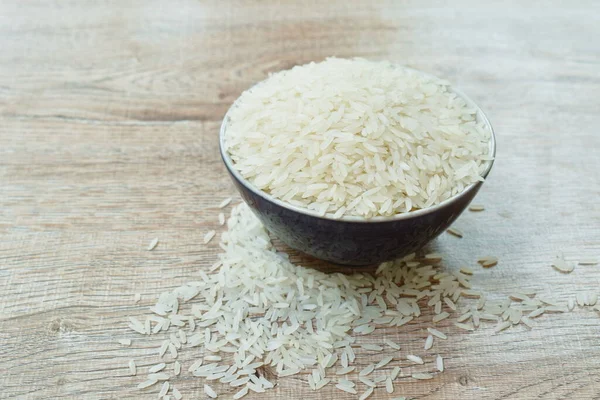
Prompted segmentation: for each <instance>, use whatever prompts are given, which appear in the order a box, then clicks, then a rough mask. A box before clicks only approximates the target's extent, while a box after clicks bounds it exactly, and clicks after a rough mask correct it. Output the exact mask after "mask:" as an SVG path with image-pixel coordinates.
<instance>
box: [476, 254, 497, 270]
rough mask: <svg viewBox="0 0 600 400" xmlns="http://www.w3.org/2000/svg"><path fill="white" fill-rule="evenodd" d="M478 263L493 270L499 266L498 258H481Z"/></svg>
mask: <svg viewBox="0 0 600 400" xmlns="http://www.w3.org/2000/svg"><path fill="white" fill-rule="evenodd" d="M477 262H478V263H479V264H481V266H482V267H484V268H491V267H493V266H495V265H496V264H498V259H497V258H496V257H490V256H487V257H482V258H480V259H479V260H477Z"/></svg>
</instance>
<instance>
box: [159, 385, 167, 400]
mask: <svg viewBox="0 0 600 400" xmlns="http://www.w3.org/2000/svg"><path fill="white" fill-rule="evenodd" d="M168 391H169V382H164V383H163V384H162V386H161V388H160V392H158V398H159V399H160V398H161V397H163V396H165V395H166V394H167V392H168Z"/></svg>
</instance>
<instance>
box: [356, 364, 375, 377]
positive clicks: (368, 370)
mask: <svg viewBox="0 0 600 400" xmlns="http://www.w3.org/2000/svg"><path fill="white" fill-rule="evenodd" d="M374 369H375V364H369V365H367V366H366V367H365V368H363V369H362V370H361V371H360V372H359V373H358V375H359V376H367V375H369V374H370V373H371V372H373V370H374Z"/></svg>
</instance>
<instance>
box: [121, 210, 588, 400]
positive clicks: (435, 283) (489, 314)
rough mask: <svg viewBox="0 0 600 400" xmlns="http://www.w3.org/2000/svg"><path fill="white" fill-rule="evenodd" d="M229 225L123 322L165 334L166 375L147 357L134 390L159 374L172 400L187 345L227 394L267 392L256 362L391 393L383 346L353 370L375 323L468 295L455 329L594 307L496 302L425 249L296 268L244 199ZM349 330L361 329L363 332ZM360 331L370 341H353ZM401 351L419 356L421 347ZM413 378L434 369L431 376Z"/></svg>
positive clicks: (584, 301)
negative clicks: (211, 247)
mask: <svg viewBox="0 0 600 400" xmlns="http://www.w3.org/2000/svg"><path fill="white" fill-rule="evenodd" d="M228 228H229V230H228V231H227V232H224V233H223V234H222V235H221V243H220V247H221V249H222V250H223V252H222V253H221V254H220V255H219V260H218V261H217V262H215V263H214V264H213V265H212V266H211V267H210V269H211V270H212V271H211V273H210V274H207V273H206V272H204V271H200V273H199V275H200V277H199V278H198V279H197V280H196V281H192V282H188V283H186V284H184V285H183V286H180V287H178V288H175V289H174V290H172V291H170V292H166V293H163V294H161V295H160V296H159V299H158V301H157V303H156V305H154V306H153V307H151V308H150V309H151V310H152V312H153V313H154V315H152V316H150V317H148V318H145V319H141V318H139V317H137V318H136V317H131V318H130V319H129V322H128V324H129V327H130V328H131V329H133V330H134V331H136V332H138V333H139V334H141V335H146V336H147V335H149V334H153V335H162V338H164V339H165V340H162V341H161V340H157V343H160V349H159V350H158V354H159V357H160V358H163V357H167V360H168V362H169V363H172V365H173V370H172V372H173V375H171V373H170V372H171V369H170V368H169V369H167V368H166V366H167V362H162V361H160V362H158V363H157V364H154V365H152V366H151V367H150V368H149V374H148V376H147V379H146V380H144V381H143V382H141V383H139V385H138V387H139V388H140V389H144V388H148V387H151V386H153V385H156V384H157V383H159V382H160V384H161V385H160V390H163V388H167V390H171V391H172V396H171V397H173V398H175V399H177V398H178V394H177V393H179V392H178V391H177V392H176V391H175V388H174V387H173V384H172V383H171V381H170V379H171V378H175V377H177V376H178V375H179V374H180V373H181V364H180V363H179V361H177V360H175V358H177V356H178V350H180V351H184V350H186V351H187V350H189V348H190V347H193V348H194V349H193V350H194V351H200V354H203V358H200V359H196V360H195V361H194V362H193V363H192V364H191V366H190V367H189V371H190V372H192V375H193V376H196V377H201V378H202V379H204V380H205V381H206V382H210V381H219V383H218V384H219V385H221V384H223V385H228V386H227V387H228V389H229V391H230V392H226V394H227V395H228V396H232V395H233V393H234V392H235V391H237V392H235V393H236V394H238V393H239V396H240V397H243V396H246V395H247V394H248V393H249V392H250V391H253V392H256V393H263V392H265V391H267V390H268V389H270V388H273V387H274V383H272V382H270V381H269V380H267V379H265V377H264V376H263V375H262V374H261V373H259V370H258V369H259V368H261V367H267V368H269V369H270V370H272V371H273V374H274V375H275V376H277V377H279V378H280V379H281V378H283V377H286V376H291V375H296V374H300V373H302V372H304V371H308V372H309V374H308V375H309V377H308V383H309V386H310V388H311V389H313V390H319V389H321V388H323V387H325V386H326V385H328V384H329V383H330V382H331V381H332V380H331V378H327V377H326V376H327V374H329V376H330V377H331V376H332V375H331V374H332V373H333V372H332V371H335V373H336V374H337V377H336V378H338V379H336V380H337V382H336V380H334V382H335V385H336V388H337V389H339V390H343V391H345V392H349V393H353V394H357V392H358V388H357V387H356V384H355V383H354V382H352V381H350V380H347V379H345V377H349V376H354V375H358V380H359V382H360V383H362V384H364V385H365V386H366V387H367V388H366V390H367V392H369V389H371V388H374V387H376V386H377V385H378V384H379V385H380V386H381V384H382V382H385V384H384V385H385V387H386V390H387V389H388V386H389V384H390V383H388V380H389V382H391V385H392V389H393V381H394V380H395V379H396V378H398V376H399V375H400V371H401V370H400V366H399V365H398V364H400V362H398V361H394V355H391V354H390V355H386V354H382V356H383V357H382V358H381V360H380V361H379V362H377V363H376V364H369V365H367V366H366V367H364V368H363V369H362V370H361V371H360V372H359V373H358V374H356V372H355V371H356V368H357V366H356V364H355V360H356V359H357V358H358V357H360V356H361V355H364V354H366V352H372V351H375V352H379V353H383V352H384V347H383V346H382V345H379V344H374V343H373V341H374V340H373V338H364V339H363V337H362V335H369V334H370V333H372V332H373V331H374V330H375V328H376V327H383V326H390V327H398V326H403V325H405V324H407V323H409V322H411V321H412V320H413V319H416V318H418V317H420V316H421V315H422V309H421V308H422V307H424V306H425V305H426V307H432V306H433V307H434V308H435V312H436V314H435V315H434V316H433V318H434V322H436V321H437V322H439V321H442V320H445V319H447V318H450V317H451V316H450V313H448V312H446V311H442V309H441V307H442V305H443V304H445V305H446V306H448V307H449V308H450V309H453V308H454V309H453V310H452V311H456V309H457V305H458V306H460V308H461V309H463V304H462V302H463V301H466V302H468V304H467V308H466V309H464V310H462V311H461V312H462V314H461V315H459V316H455V315H453V316H452V318H453V321H452V322H453V323H454V325H455V326H456V327H458V328H460V329H463V330H467V331H472V330H475V329H476V328H478V327H479V326H480V324H481V325H482V326H483V325H484V324H485V323H486V321H493V322H495V323H496V324H497V325H496V329H495V331H496V332H497V333H499V332H500V331H503V330H505V329H507V328H509V327H510V326H512V325H516V324H523V325H525V326H527V327H532V326H533V325H534V324H533V321H532V319H533V318H535V317H537V316H540V315H542V313H545V312H567V311H569V310H570V309H572V308H574V304H575V301H577V303H578V304H580V305H581V306H582V307H583V306H586V307H587V306H590V307H594V306H595V304H597V301H598V296H597V293H593V292H591V293H584V292H581V293H579V294H578V295H577V296H576V298H575V299H573V298H571V299H570V301H569V302H568V304H567V306H565V305H564V304H563V302H562V301H558V300H555V299H553V298H550V297H549V296H544V295H543V294H539V295H537V294H536V293H535V292H531V291H525V290H518V291H514V292H511V293H510V295H509V297H507V298H503V299H500V300H497V299H490V300H487V296H486V295H485V294H484V293H481V292H480V291H477V290H473V289H468V288H465V284H466V285H469V281H468V278H469V277H468V276H467V275H465V274H464V273H460V272H457V271H452V270H444V269H443V268H442V267H441V266H438V265H437V264H438V263H439V262H440V261H441V255H439V254H429V255H426V256H424V257H422V258H421V257H418V256H417V255H414V254H412V255H409V256H407V257H405V258H403V259H401V260H396V261H391V262H386V263H383V264H382V265H380V266H379V267H378V268H377V272H376V273H375V274H370V273H355V274H352V275H342V274H338V273H333V274H325V273H323V272H320V271H318V270H317V269H308V268H303V267H301V266H298V265H295V264H293V263H292V262H291V261H290V259H289V257H287V256H286V255H285V254H282V253H280V252H277V250H276V249H275V248H274V247H273V245H272V243H271V241H270V238H269V235H268V234H267V232H266V230H265V229H264V227H263V226H262V224H261V223H260V222H259V220H258V219H257V218H256V217H255V216H254V214H253V213H252V212H251V211H250V209H249V208H248V207H247V206H246V205H239V206H236V207H234V208H233V210H232V216H231V218H230V220H229V222H228ZM207 268H208V267H207ZM469 287H470V286H469ZM530 296H531V297H530ZM459 300H460V302H459ZM186 303H190V304H186ZM595 307H598V306H595ZM465 311H466V312H465ZM424 315H430V314H424ZM457 315H458V314H457ZM157 328H158V329H157ZM163 328H164V329H163ZM353 331H357V334H359V335H361V337H360V339H358V340H357V336H356V335H353V334H352V332H353ZM186 332H189V336H188V333H186ZM427 332H428V336H427V339H426V343H425V346H424V348H425V350H429V349H431V348H432V346H433V344H434V340H435V338H440V339H447V335H446V334H445V333H443V332H441V331H439V330H437V329H435V328H432V327H430V328H427ZM122 340H123V339H122ZM362 340H365V341H369V342H367V343H362V344H360V343H359V341H362ZM379 340H381V339H379ZM383 344H384V345H386V346H388V347H390V348H391V349H393V350H394V352H392V354H395V351H397V350H399V349H400V345H398V344H397V343H394V342H392V341H390V340H387V339H384V340H383ZM167 352H169V355H167V356H165V354H166V353H167ZM355 352H356V353H355ZM357 353H358V354H357ZM169 356H170V357H171V358H172V360H171V359H169V358H168V357H169ZM406 359H407V360H408V361H410V362H412V363H415V364H420V365H421V364H426V362H425V361H424V360H423V358H421V357H419V356H418V355H408V356H406ZM131 363H133V365H134V366H135V363H134V362H133V360H131V362H130V372H131V373H132V375H134V374H135V373H137V371H135V372H134V371H132V366H131ZM430 363H432V364H433V367H432V366H430V365H428V370H430V371H431V370H432V368H434V369H437V370H438V371H440V372H442V371H443V369H444V360H443V359H442V358H441V356H439V355H438V356H436V357H435V360H434V361H433V362H430V361H427V364H430ZM353 364H354V365H353ZM386 367H387V368H389V369H388V370H387V371H385V373H383V374H382V371H381V370H380V371H377V372H376V373H375V374H373V375H374V376H371V374H372V373H373V372H374V371H375V370H376V369H383V368H386ZM331 368H335V369H334V370H331ZM349 374H350V375H349ZM412 376H413V378H415V379H432V378H433V375H432V374H430V373H422V374H419V373H415V374H413V375H412ZM339 378H342V379H339ZM165 383H168V385H165ZM157 386H158V385H157ZM207 387H208V388H209V389H206V388H205V392H206V390H209V391H210V390H212V392H210V394H209V392H206V394H207V396H210V397H213V396H211V394H214V396H215V397H216V396H217V392H216V391H215V390H214V389H212V388H211V387H210V386H208V384H207ZM233 388H235V389H233ZM156 390H157V391H158V390H159V389H158V388H157V389H156ZM367 392H365V393H367ZM363 394H364V393H363ZM165 395H166V394H165ZM180 395H181V393H179V396H180ZM368 396H370V394H369V395H368ZM213 398H214V397H213Z"/></svg>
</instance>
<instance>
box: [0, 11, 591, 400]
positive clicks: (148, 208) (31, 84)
mask: <svg viewBox="0 0 600 400" xmlns="http://www.w3.org/2000/svg"><path fill="white" fill-rule="evenodd" d="M376 3H377V2H372V1H366V0H365V1H354V2H348V1H342V0H333V1H328V2H319V1H305V2H302V3H300V2H293V1H288V0H281V1H277V2H266V1H257V0H250V1H221V2H218V1H192V0H189V1H186V0H173V1H169V2H167V1H158V0H124V1H120V0H106V1H91V0H66V1H60V2H58V1H41V0H31V1H17V0H12V1H11V0H5V1H2V2H0V49H1V51H0V372H1V373H0V385H1V386H0V387H2V389H1V390H0V399H59V398H60V399H122V398H126V399H146V398H149V397H151V398H155V397H156V394H155V393H156V392H157V391H158V390H157V389H156V390H155V391H151V392H139V391H137V390H136V389H135V385H136V384H137V383H138V382H139V381H140V380H141V378H139V377H130V376H129V374H128V369H127V363H128V361H129V359H132V358H133V359H135V360H136V361H137V363H138V365H139V366H140V367H139V370H140V372H141V373H143V372H145V371H146V369H147V366H148V365H151V364H153V363H154V362H155V360H156V357H155V355H154V354H155V350H154V349H155V348H156V347H157V346H159V344H160V340H161V338H160V337H151V338H148V339H147V340H139V338H138V337H137V336H136V335H134V334H132V333H131V332H130V331H128V329H127V328H126V319H127V317H128V316H142V315H145V314H146V313H147V308H146V307H147V306H149V305H151V304H152V303H153V300H154V299H155V298H156V296H157V295H158V294H160V293H161V292H163V291H166V290H168V289H171V288H174V287H176V286H178V285H180V284H182V283H184V282H186V281H187V280H189V279H190V278H193V277H195V276H197V271H198V270H199V269H201V268H206V266H207V265H210V264H211V263H212V260H214V256H215V254H216V252H217V245H216V241H214V243H211V244H210V245H208V246H204V245H201V244H200V243H201V241H202V236H203V235H204V233H205V232H206V231H207V230H209V229H218V224H217V214H218V210H217V209H216V207H215V206H216V204H218V203H219V202H220V200H222V199H223V198H224V197H227V196H229V195H232V194H234V192H233V186H232V185H231V184H230V182H229V180H228V178H227V176H226V174H225V170H224V168H223V167H222V166H221V163H220V159H219V156H218V145H217V133H218V127H219V124H220V120H221V118H222V116H223V115H224V113H225V111H226V109H227V108H228V106H229V105H230V104H231V103H232V101H233V100H234V99H235V98H236V97H237V96H238V95H239V94H240V92H241V91H243V90H244V89H245V88H247V87H249V86H250V85H251V84H253V83H254V82H256V81H258V80H261V79H263V78H264V77H265V76H266V75H267V73H268V72H270V71H276V70H279V69H283V68H288V67H290V66H292V65H295V64H301V63H305V62H307V61H311V60H321V59H323V58H324V57H326V56H330V55H337V56H364V57H368V58H373V59H389V60H392V61H396V62H400V63H403V64H407V65H409V66H411V67H414V68H418V69H422V70H424V71H428V72H430V73H433V74H436V75H440V76H443V77H446V78H448V79H449V80H450V81H452V82H454V83H455V84H456V85H457V86H458V87H460V88H461V89H462V90H464V91H465V92H466V93H468V94H469V95H470V96H471V97H472V98H474V99H475V100H476V101H477V102H478V103H479V105H480V106H481V107H482V108H483V109H484V110H485V111H486V113H487V114H488V116H489V117H490V119H491V121H492V123H493V124H494V127H495V129H496V132H497V136H498V159H497V162H496V165H495V167H494V170H493V171H492V174H491V176H490V178H489V182H487V183H486V184H485V185H484V188H483V190H482V192H481V193H480V195H479V196H478V198H477V202H478V203H483V204H485V206H486V210H485V211H484V212H481V213H466V214H465V215H463V216H462V217H461V218H460V219H459V221H458V222H457V224H456V226H457V227H458V228H459V229H461V230H462V231H464V233H465V237H464V238H463V239H458V238H455V237H452V236H450V235H446V236H443V237H441V238H439V239H438V240H436V241H435V243H433V244H432V245H431V249H432V250H436V251H440V252H442V253H444V254H445V255H446V258H447V261H446V265H447V267H448V268H454V269H456V268H458V267H460V266H461V265H471V266H473V267H474V268H475V270H476V274H475V276H474V279H473V280H474V283H475V286H476V287H479V288H482V289H483V290H485V291H486V292H488V293H491V296H502V295H507V294H508V293H510V292H511V291H513V290H516V289H519V288H532V289H535V290H537V291H539V292H540V293H547V294H553V295H555V296H556V297H558V298H561V299H567V298H568V297H572V296H573V295H574V293H576V292H577V291H582V290H585V291H590V292H591V291H596V292H599V291H600V289H599V287H600V266H589V267H581V266H580V267H578V268H576V270H575V271H574V272H573V273H572V274H570V275H563V274H560V273H558V272H556V271H554V270H553V269H552V268H550V262H551V260H552V259H553V257H554V255H555V254H556V252H557V251H563V252H564V253H565V255H566V256H567V258H568V259H570V260H577V259H579V258H589V257H599V256H600V206H599V202H598V196H599V195H600V178H599V173H598V170H599V169H600V161H599V160H600V158H599V157H598V151H599V150H600V134H598V132H597V131H598V126H600V96H599V94H598V93H600V42H598V40H597V38H598V37H599V36H600V20H599V19H598V18H599V17H598V16H599V15H600V3H599V2H597V1H594V0H582V1H576V2H567V1H545V2H541V1H530V2H522V1H517V0H509V1H505V2H502V4H500V3H498V4H496V5H493V4H489V2H482V1H475V0H459V1H454V2H452V7H447V8H446V7H441V6H440V4H439V3H438V2H435V1H431V0H418V1H416V0H408V1H402V2H396V1H389V2H382V3H377V4H376ZM154 237H157V238H159V239H160V243H159V245H158V246H157V248H156V249H155V250H154V251H152V252H148V251H146V247H147V246H148V244H149V243H150V241H151V240H152V239H153V238H154ZM485 255H494V256H497V257H499V259H500V263H499V265H498V266H497V267H495V268H493V269H490V270H481V269H479V268H477V267H476V265H475V260H476V259H477V258H478V257H480V256H485ZM294 257H295V259H297V260H300V261H302V262H303V263H305V264H309V265H315V262H314V260H308V259H303V258H302V256H300V255H297V254H296V255H295V256H294ZM134 293H140V294H141V295H142V301H141V302H140V304H134V301H133V295H134ZM426 320H427V316H426V317H425V318H424V319H421V320H420V321H421V322H415V323H412V324H410V325H408V326H406V327H403V328H401V329H385V330H380V331H377V332H376V333H377V334H376V335H374V336H373V337H372V338H371V339H369V340H372V341H373V342H381V340H382V339H383V338H384V337H386V338H389V339H392V340H395V341H397V342H399V343H401V344H402V350H401V353H402V354H409V353H410V352H416V353H419V354H421V353H423V351H422V346H423V339H424V338H425V336H426V333H425V331H424V329H425V327H426V326H427V325H426V324H424V323H422V321H426ZM440 325H441V326H442V327H443V328H444V330H447V331H448V332H449V333H450V340H448V341H436V344H435V346H434V348H433V352H432V353H430V355H428V356H427V357H426V358H427V359H428V360H429V361H431V360H432V359H433V355H434V354H437V353H440V354H443V355H444V356H445V357H446V359H447V361H446V367H447V371H446V372H445V373H444V374H441V375H439V376H437V377H436V378H435V379H434V380H431V381H427V382H423V381H421V382H416V381H414V380H412V379H409V378H402V379H400V380H399V381H398V383H397V384H396V391H395V393H394V396H400V395H403V396H407V397H409V398H415V399H420V400H425V399H458V398H461V399H490V400H491V399H493V400H500V399H544V400H547V399H581V400H583V399H585V400H588V399H600V315H598V313H596V312H593V311H589V310H577V311H575V312H573V313H568V314H564V315H551V316H544V317H542V318H540V319H538V320H537V321H536V328H535V329H533V330H531V331H529V330H525V329H523V328H516V329H513V330H509V331H508V332H506V333H504V334H501V335H492V334H491V330H490V329H486V330H480V331H477V332H474V333H471V334H464V333H462V332H459V331H457V330H456V329H454V328H452V327H451V326H449V325H450V324H449V323H441V324H440ZM125 337H131V338H133V339H134V341H133V345H132V346H131V347H130V348H124V347H122V346H120V345H119V344H118V343H117V340H118V339H121V338H125ZM192 359H193V355H192V354H191V352H183V353H182V354H181V360H182V362H183V364H184V371H186V370H187V366H189V360H192ZM371 359H372V358H370V357H369V356H368V355H361V356H360V357H359V359H358V364H359V366H364V365H366V364H368V363H369V361H370V360H371ZM302 379H304V378H302ZM278 383H279V385H278V386H277V388H276V389H275V390H273V391H270V392H268V393H267V394H265V395H260V396H257V395H255V396H248V397H247V398H249V399H258V398H281V399H284V398H286V399H287V398H305V399H317V398H340V399H342V398H353V397H354V396H350V395H348V396H345V395H344V394H343V393H342V392H340V391H337V390H336V389H334V388H333V387H332V386H327V387H326V388H325V389H324V390H322V391H320V392H312V391H310V390H309V389H308V386H307V385H306V384H304V383H302V382H301V379H300V378H298V377H294V378H291V379H282V380H280V381H279V382H278ZM176 386H177V387H178V388H179V389H180V390H181V391H182V393H183V394H184V396H185V398H186V399H189V398H194V399H195V398H203V394H202V389H201V385H199V381H198V379H195V378H191V377H189V376H188V375H187V374H185V373H183V374H182V376H181V378H180V379H178V380H177V381H176ZM230 395H231V392H229V394H227V393H226V394H224V395H223V396H222V397H225V398H228V396H230ZM388 397H389V396H388V395H387V394H386V393H385V391H384V390H382V389H378V390H377V391H376V392H375V395H374V396H373V397H372V398H377V399H379V398H381V399H383V398H388Z"/></svg>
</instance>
